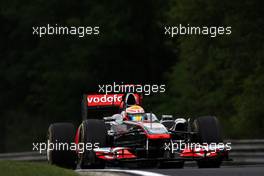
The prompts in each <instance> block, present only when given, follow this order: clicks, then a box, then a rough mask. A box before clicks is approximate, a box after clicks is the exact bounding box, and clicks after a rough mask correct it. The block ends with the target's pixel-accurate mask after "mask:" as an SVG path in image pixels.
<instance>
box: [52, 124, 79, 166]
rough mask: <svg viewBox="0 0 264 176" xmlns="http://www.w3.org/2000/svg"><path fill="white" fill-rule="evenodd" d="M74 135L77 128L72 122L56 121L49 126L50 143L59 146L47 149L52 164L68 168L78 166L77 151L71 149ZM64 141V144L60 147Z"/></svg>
mask: <svg viewBox="0 0 264 176" xmlns="http://www.w3.org/2000/svg"><path fill="white" fill-rule="evenodd" d="M74 136H75V130H74V126H73V124H71V123H54V124H51V125H50V126H49V129H48V143H52V144H54V146H57V148H56V147H55V148H54V149H53V150H48V151H47V158H48V162H49V163H50V164H54V165H57V166H60V167H64V168H68V169H75V168H76V166H77V153H76V151H71V150H70V146H71V143H74ZM62 143H63V144H64V146H62V145H61V147H58V146H59V144H62ZM66 145H67V146H66Z"/></svg>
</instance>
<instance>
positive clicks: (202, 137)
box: [193, 116, 223, 168]
mask: <svg viewBox="0 0 264 176" xmlns="http://www.w3.org/2000/svg"><path fill="white" fill-rule="evenodd" d="M193 127H194V131H196V132H197V136H196V141H195V142H199V143H201V144H202V143H207V144H210V143H217V144H218V143H220V142H222V141H223V139H222V134H221V128H220V124H219V121H218V119H217V118H216V117H214V116H204V117H199V118H197V119H196V120H195V121H194V124H193ZM221 163H222V158H221V157H217V158H208V159H202V160H198V161H197V165H198V167H199V168H218V167H220V165H221Z"/></svg>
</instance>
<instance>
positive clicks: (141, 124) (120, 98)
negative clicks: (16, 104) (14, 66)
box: [47, 94, 228, 169]
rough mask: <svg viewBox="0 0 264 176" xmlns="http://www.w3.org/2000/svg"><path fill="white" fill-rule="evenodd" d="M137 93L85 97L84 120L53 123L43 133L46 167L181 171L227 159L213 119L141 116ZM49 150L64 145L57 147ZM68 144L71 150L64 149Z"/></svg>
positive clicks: (211, 165) (139, 100)
mask: <svg viewBox="0 0 264 176" xmlns="http://www.w3.org/2000/svg"><path fill="white" fill-rule="evenodd" d="M140 105H142V96H141V95H139V94H124V95H123V94H107V95H102V94H96V95H85V96H84V98H83V102H82V116H83V122H82V123H81V124H80V126H79V127H78V128H77V130H76V129H75V128H74V126H73V125H72V124H70V123H54V124H51V125H50V127H49V129H48V144H53V148H52V149H48V151H47V158H48V161H49V163H51V164H55V165H58V166H62V167H66V168H73V169H74V168H76V166H77V165H78V164H79V166H80V167H81V168H104V167H105V166H106V165H111V166H119V167H120V166H126V165H128V166H130V165H133V166H135V165H136V166H137V167H160V168H166V167H174V168H182V167H183V166H184V162H185V161H197V164H198V166H199V167H219V166H220V165H221V162H222V161H223V160H224V159H226V158H227V156H228V153H227V150H226V148H225V146H223V147H219V146H217V145H214V147H208V146H210V145H208V144H212V143H213V144H219V143H222V136H221V133H220V126H219V122H218V120H217V118H216V117H214V116H204V117H199V118H196V119H194V120H191V119H185V118H179V117H178V118H174V117H172V116H170V115H163V116H162V117H161V118H160V120H159V118H157V117H156V115H155V114H153V113H152V112H145V111H144V109H143V108H142V107H141V106H140ZM54 146H63V148H58V147H54ZM69 146H70V147H69Z"/></svg>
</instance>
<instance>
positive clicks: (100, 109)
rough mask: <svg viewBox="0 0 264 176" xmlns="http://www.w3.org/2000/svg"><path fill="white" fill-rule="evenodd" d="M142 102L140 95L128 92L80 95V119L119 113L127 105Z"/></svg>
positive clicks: (100, 117) (97, 117)
mask: <svg viewBox="0 0 264 176" xmlns="http://www.w3.org/2000/svg"><path fill="white" fill-rule="evenodd" d="M132 104H137V105H141V104H142V95H141V94H135V93H129V94H84V95H83V97H82V119H83V120H85V119H92V118H93V119H94V118H96V119H102V118H103V117H107V116H112V115H113V114H117V113H120V112H121V111H122V110H123V109H124V108H126V107H127V106H129V105H132Z"/></svg>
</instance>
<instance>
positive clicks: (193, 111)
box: [160, 0, 264, 138]
mask: <svg viewBox="0 0 264 176" xmlns="http://www.w3.org/2000/svg"><path fill="white" fill-rule="evenodd" d="M171 4H173V6H172V8H171V10H170V11H169V13H168V23H169V24H171V25H177V24H179V23H183V24H190V26H208V27H210V26H211V25H212V26H231V27H232V34H231V35H230V36H219V37H217V38H210V37H207V36H181V37H179V39H178V41H177V43H176V44H179V50H180V55H179V59H180V61H179V63H177V64H176V65H175V66H174V69H173V71H172V73H171V74H170V75H169V76H168V78H169V87H170V90H169V96H170V100H169V102H165V103H164V105H162V106H161V107H163V108H161V109H160V111H164V110H166V109H169V110H170V112H175V111H174V110H176V112H179V113H180V114H185V113H187V115H193V116H199V115H207V114H208V115H209V114H210V115H216V116H218V117H219V118H220V119H221V121H222V122H223V124H224V127H225V128H224V131H225V132H226V136H228V137H229V138H230V137H235V138H243V137H248V138H258V137H263V133H262V132H263V127H264V124H263V120H262V117H263V116H264V111H263V103H262V99H263V93H262V92H263V86H262V85H263V75H264V72H263V66H264V65H263V61H264V60H263V56H264V53H263V46H264V45H263V39H264V36H263V27H264V21H263V13H261V11H262V7H263V2H262V1H244V2H241V1H232V2H230V1H209V0H208V1H199V0H197V1H193V0H187V1H186V0H177V1H176V0H175V1H172V3H171ZM242 9H243V10H242ZM172 44H173V45H174V43H172ZM171 97H172V98H171ZM168 99H169V97H168Z"/></svg>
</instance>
